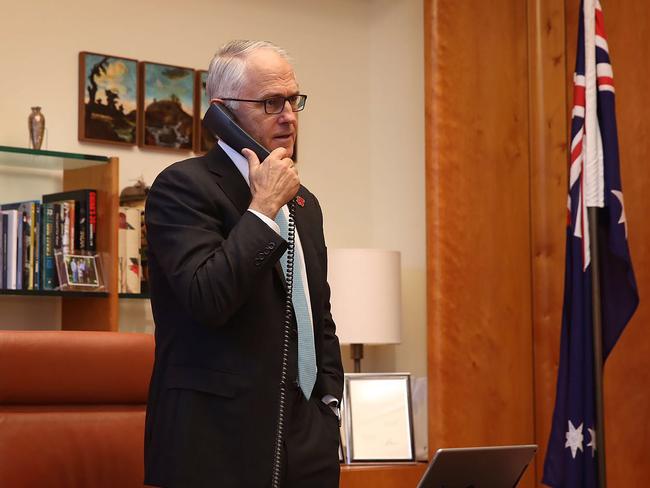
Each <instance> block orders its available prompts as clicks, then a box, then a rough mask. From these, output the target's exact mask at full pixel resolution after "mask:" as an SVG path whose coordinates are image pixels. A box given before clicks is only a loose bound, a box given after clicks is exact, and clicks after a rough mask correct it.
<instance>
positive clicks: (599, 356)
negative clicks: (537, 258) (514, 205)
mask: <svg viewBox="0 0 650 488" xmlns="http://www.w3.org/2000/svg"><path fill="white" fill-rule="evenodd" d="M587 212H588V214H587V215H588V219H589V247H590V250H591V290H592V291H591V293H592V300H591V302H592V323H593V335H594V344H593V347H594V392H595V395H596V454H597V455H598V458H597V459H598V463H597V464H598V486H599V488H607V470H606V464H605V401H604V395H603V328H602V312H601V303H600V263H599V259H598V258H599V254H598V227H597V225H598V208H597V207H588V209H587Z"/></svg>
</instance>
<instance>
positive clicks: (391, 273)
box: [327, 249, 402, 344]
mask: <svg viewBox="0 0 650 488" xmlns="http://www.w3.org/2000/svg"><path fill="white" fill-rule="evenodd" d="M327 256H328V273H327V279H328V281H329V284H330V288H331V290H332V297H331V303H332V317H333V318H334V322H335V323H336V335H337V336H338V337H339V341H340V342H341V344H398V343H399V342H400V340H401V337H400V332H401V324H402V306H401V303H402V291H401V290H402V286H401V269H400V253H399V252H397V251H385V250H381V249H329V250H328V252H327Z"/></svg>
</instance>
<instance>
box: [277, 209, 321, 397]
mask: <svg viewBox="0 0 650 488" xmlns="http://www.w3.org/2000/svg"><path fill="white" fill-rule="evenodd" d="M275 222H276V223H277V224H278V226H279V227H280V235H281V236H282V238H283V239H285V240H287V236H288V229H287V219H286V217H285V216H284V209H282V208H281V209H280V211H279V212H278V214H277V215H276V217H275ZM301 256H302V249H301V247H300V246H298V245H297V243H296V246H295V254H294V260H293V293H292V296H291V301H292V302H293V311H294V314H295V315H296V323H297V324H298V383H300V389H301V390H302V393H303V394H304V395H305V398H307V400H309V397H310V396H311V392H312V390H313V389H314V385H315V384H316V351H315V349H314V328H313V326H312V321H311V317H310V315H309V307H308V306H307V297H306V295H305V284H304V283H303V280H302V259H301ZM280 264H281V265H282V271H284V275H285V276H286V275H287V253H286V252H285V253H284V254H283V255H282V257H281V258H280Z"/></svg>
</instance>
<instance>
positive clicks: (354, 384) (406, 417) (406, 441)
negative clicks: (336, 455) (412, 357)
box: [344, 373, 415, 463]
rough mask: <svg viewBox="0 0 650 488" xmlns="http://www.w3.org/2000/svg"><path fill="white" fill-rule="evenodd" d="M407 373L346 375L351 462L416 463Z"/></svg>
mask: <svg viewBox="0 0 650 488" xmlns="http://www.w3.org/2000/svg"><path fill="white" fill-rule="evenodd" d="M409 377H410V375H409V374H408V373H388V374H367V373H355V374H346V375H345V387H344V408H345V430H346V442H345V447H346V451H347V452H346V454H347V456H346V457H347V460H348V462H351V463H354V462H370V461H414V460H415V448H414V444H413V420H412V419H413V416H412V411H411V391H410V385H409Z"/></svg>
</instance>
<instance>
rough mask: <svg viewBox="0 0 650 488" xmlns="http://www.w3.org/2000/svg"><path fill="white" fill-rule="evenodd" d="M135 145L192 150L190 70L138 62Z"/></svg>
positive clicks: (191, 86)
mask: <svg viewBox="0 0 650 488" xmlns="http://www.w3.org/2000/svg"><path fill="white" fill-rule="evenodd" d="M139 73H140V77H139V83H140V90H139V100H138V107H139V110H140V131H139V141H138V146H140V147H142V148H148V149H163V150H171V151H192V150H193V148H194V138H195V137H196V136H195V134H194V131H195V127H194V126H195V123H194V117H195V109H194V106H195V94H194V92H195V84H196V82H195V77H194V69H192V68H183V67H181V66H172V65H168V64H160V63H152V62H149V61H141V62H140V64H139Z"/></svg>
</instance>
